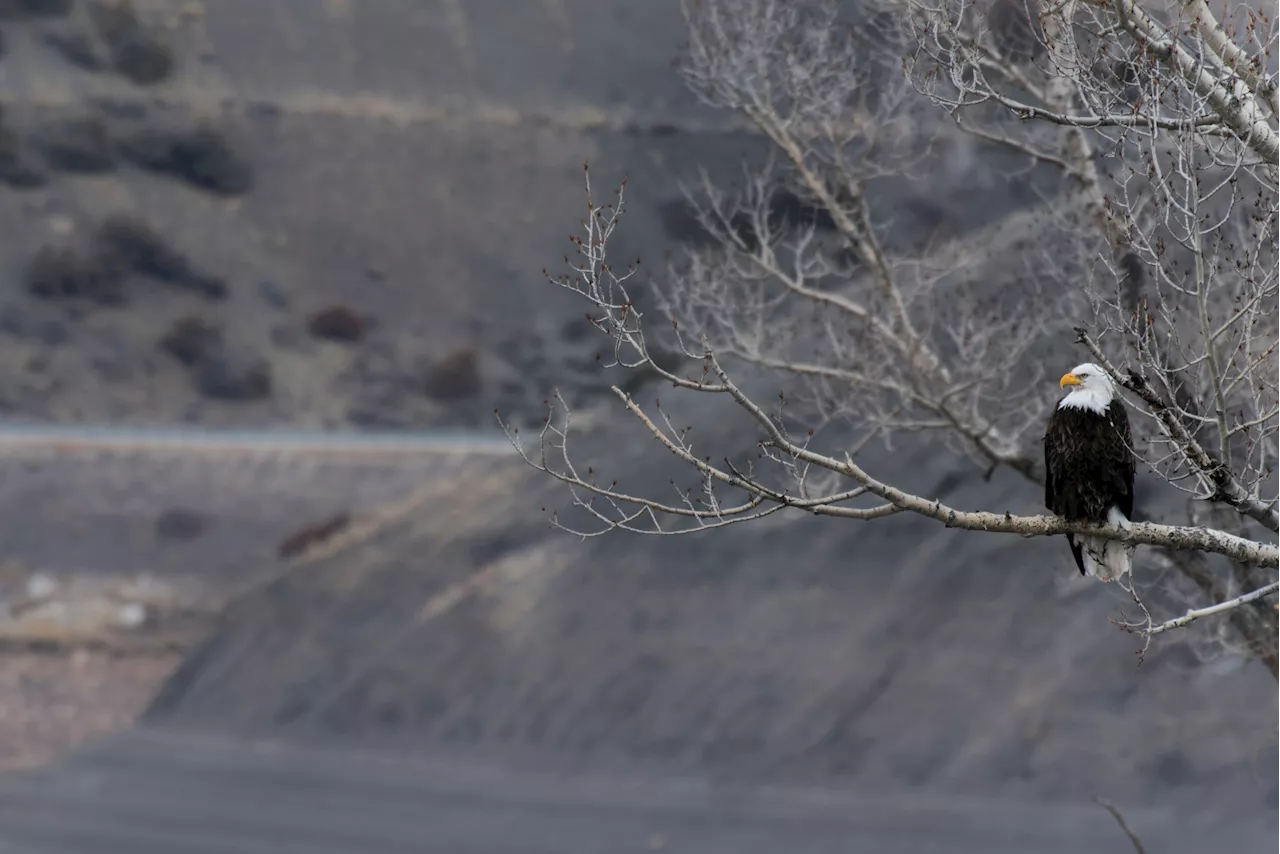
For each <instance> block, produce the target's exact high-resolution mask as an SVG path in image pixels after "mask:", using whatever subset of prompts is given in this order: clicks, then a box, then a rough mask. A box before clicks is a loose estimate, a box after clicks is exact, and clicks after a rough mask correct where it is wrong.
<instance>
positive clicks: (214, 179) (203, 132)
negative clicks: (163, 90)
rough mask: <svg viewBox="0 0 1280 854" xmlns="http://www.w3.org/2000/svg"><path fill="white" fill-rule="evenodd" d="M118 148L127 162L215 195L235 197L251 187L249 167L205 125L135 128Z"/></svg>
mask: <svg viewBox="0 0 1280 854" xmlns="http://www.w3.org/2000/svg"><path fill="white" fill-rule="evenodd" d="M119 148H120V153H121V154H122V155H123V156H124V157H125V158H126V159H127V160H129V161H130V162H131V163H134V164H136V165H138V166H141V167H142V168H144V169H149V170H151V171H153V172H160V173H163V174H166V175H170V176H172V177H174V178H177V179H179V180H182V181H186V182H187V183H188V184H191V185H192V186H195V187H199V188H200V189H202V190H207V191H208V192H211V193H217V194H218V195H223V196H238V195H241V194H242V193H246V192H248V190H249V188H250V187H252V186H253V168H252V167H251V166H250V165H249V163H248V162H247V161H245V160H244V159H243V158H242V157H240V155H239V154H237V153H236V152H235V150H234V149H233V148H232V147H231V144H230V143H229V142H228V141H227V139H226V137H224V136H223V134H222V133H221V132H220V131H218V130H217V129H216V128H212V127H209V126H208V125H202V126H200V127H197V128H195V129H193V130H189V131H176V132H174V131H161V130H155V129H147V130H143V131H139V132H137V133H135V134H133V135H132V136H129V137H126V138H124V139H122V140H120V142H119Z"/></svg>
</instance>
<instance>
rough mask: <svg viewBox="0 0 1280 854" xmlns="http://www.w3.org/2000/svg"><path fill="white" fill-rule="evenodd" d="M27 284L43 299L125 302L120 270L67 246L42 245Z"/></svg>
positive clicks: (123, 284)
mask: <svg viewBox="0 0 1280 854" xmlns="http://www.w3.org/2000/svg"><path fill="white" fill-rule="evenodd" d="M26 286H27V290H28V291H29V292H30V293H31V294H32V295H33V296H36V297H39V298H41V299H50V300H63V299H84V300H91V301H93V302H97V303H100V304H102V305H123V304H124V303H125V280H124V277H123V275H121V272H120V270H119V269H117V268H115V267H112V266H109V265H103V264H102V263H100V259H98V258H96V257H92V256H83V255H81V254H80V253H77V252H76V251H75V250H74V249H72V248H70V247H67V246H44V247H42V248H41V249H40V250H39V251H38V252H37V253H36V255H35V257H34V258H33V259H32V260H31V263H30V264H29V265H28V266H27V271H26Z"/></svg>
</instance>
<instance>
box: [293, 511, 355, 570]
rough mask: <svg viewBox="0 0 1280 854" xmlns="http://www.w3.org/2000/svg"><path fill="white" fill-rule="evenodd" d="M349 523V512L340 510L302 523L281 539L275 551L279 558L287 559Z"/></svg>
mask: <svg viewBox="0 0 1280 854" xmlns="http://www.w3.org/2000/svg"><path fill="white" fill-rule="evenodd" d="M350 524H351V514H349V513H347V512H345V511H340V512H338V513H335V514H334V515H332V516H330V517H328V518H327V519H322V520H320V521H319V522H313V523H311V524H310V525H304V526H303V527H302V528H299V529H298V530H297V531H295V532H293V533H292V534H290V535H289V536H287V537H285V538H284V540H283V541H281V543H280V546H279V548H278V549H277V550H276V553H277V554H278V555H279V556H280V559H281V560H288V559H289V558H292V557H294V556H296V555H299V554H301V553H302V552H304V551H306V550H307V549H309V548H310V547H312V546H314V545H319V544H320V543H322V542H324V541H325V540H328V539H330V538H332V537H333V536H335V535H336V534H338V533H340V532H341V531H342V530H343V529H344V528H346V527H347V526H348V525H350Z"/></svg>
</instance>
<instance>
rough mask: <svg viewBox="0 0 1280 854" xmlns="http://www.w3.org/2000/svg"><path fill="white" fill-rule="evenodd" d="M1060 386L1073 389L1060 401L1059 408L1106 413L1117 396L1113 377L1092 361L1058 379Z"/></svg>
mask: <svg viewBox="0 0 1280 854" xmlns="http://www.w3.org/2000/svg"><path fill="white" fill-rule="evenodd" d="M1058 387H1059V388H1070V389H1071V391H1069V392H1068V393H1067V396H1066V397H1064V398H1062V400H1061V401H1060V402H1059V403H1058V408H1059V409H1087V410H1089V411H1090V412H1096V413H1097V414H1099V415H1105V414H1106V412H1107V407H1108V406H1110V405H1111V401H1113V400H1115V397H1116V386H1115V383H1113V382H1111V377H1109V376H1107V372H1106V371H1104V370H1103V369H1102V368H1100V367H1098V366H1097V365H1095V364H1093V363H1092V362H1085V363H1084V364H1083V365H1076V366H1075V367H1074V368H1072V369H1071V373H1069V374H1066V375H1065V376H1064V377H1063V378H1062V379H1061V380H1059V381H1058Z"/></svg>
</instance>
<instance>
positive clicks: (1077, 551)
mask: <svg viewBox="0 0 1280 854" xmlns="http://www.w3.org/2000/svg"><path fill="white" fill-rule="evenodd" d="M1044 463H1045V484H1044V503H1045V506H1046V507H1048V508H1049V510H1051V511H1052V512H1054V513H1056V514H1058V515H1059V516H1062V517H1064V518H1066V519H1070V520H1072V521H1079V522H1105V521H1107V513H1108V511H1109V510H1110V509H1111V508H1112V507H1116V508H1118V509H1119V510H1120V512H1121V513H1123V514H1124V517H1125V519H1128V520H1131V519H1132V518H1133V475H1134V468H1135V465H1134V458H1133V451H1132V449H1131V441H1130V434H1129V416H1128V415H1127V414H1126V413H1125V409H1124V404H1123V403H1121V402H1120V400H1119V399H1118V398H1117V399H1114V400H1112V401H1111V404H1110V405H1109V406H1108V407H1107V410H1106V414H1105V415H1103V414H1100V413H1098V412H1096V411H1094V410H1092V409H1083V408H1077V407H1064V406H1059V407H1055V408H1054V410H1053V414H1052V415H1050V416H1049V426H1048V429H1047V430H1045V435H1044ZM1067 540H1068V542H1070V543H1071V553H1072V555H1073V556H1074V557H1075V560H1076V566H1078V567H1079V568H1080V572H1081V573H1084V572H1085V566H1084V561H1083V558H1082V556H1081V547H1080V544H1079V543H1078V542H1077V538H1076V537H1075V535H1073V534H1068V535H1067Z"/></svg>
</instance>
